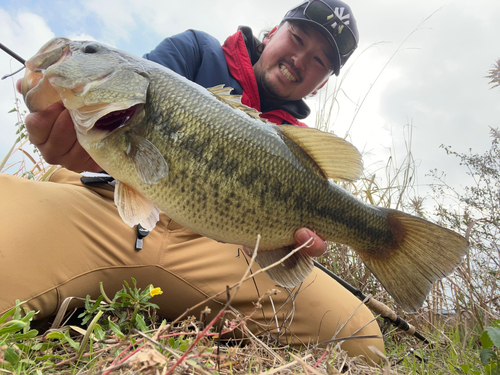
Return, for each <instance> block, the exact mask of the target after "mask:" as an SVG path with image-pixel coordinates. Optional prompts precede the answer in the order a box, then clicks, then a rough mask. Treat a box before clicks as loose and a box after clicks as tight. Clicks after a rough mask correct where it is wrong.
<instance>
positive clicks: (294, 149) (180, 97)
mask: <svg viewBox="0 0 500 375" xmlns="http://www.w3.org/2000/svg"><path fill="white" fill-rule="evenodd" d="M26 67H27V71H26V75H25V78H24V81H23V94H24V98H25V102H26V104H27V106H28V108H29V109H30V111H40V110H43V109H45V108H47V106H49V105H50V104H52V103H54V102H59V101H62V102H63V104H64V106H65V107H66V108H67V109H68V110H69V112H70V114H71V117H72V119H73V122H74V124H75V129H76V132H77V136H78V140H79V142H80V143H81V145H82V146H83V147H84V148H85V149H86V150H87V151H88V153H89V154H90V155H91V156H92V158H93V159H94V160H95V161H96V162H97V163H98V164H99V165H100V166H101V167H102V168H103V169H104V170H105V171H106V172H107V173H109V174H110V175H112V176H113V177H114V178H115V179H116V181H117V183H116V188H115V203H116V206H117V208H118V212H119V213H120V215H121V217H122V218H123V220H124V221H125V222H126V223H127V224H129V225H130V226H134V225H137V224H138V223H140V224H141V225H142V226H143V227H145V228H147V229H150V230H151V229H153V227H154V226H155V223H156V221H157V220H158V217H159V212H160V211H163V212H164V213H165V214H166V215H167V216H169V217H170V218H172V219H173V220H175V221H177V222H178V223H180V224H181V225H183V226H185V227H187V228H189V229H191V230H193V231H195V232H197V233H199V234H201V235H204V236H207V237H210V238H212V239H214V240H217V241H221V242H225V243H233V244H237V245H244V246H247V247H250V248H253V247H254V246H255V244H256V240H257V235H258V234H260V235H261V240H260V244H259V252H258V255H257V262H258V263H259V264H260V265H261V266H262V267H265V266H268V265H270V264H272V263H274V262H276V261H278V260H280V259H281V258H282V257H283V256H284V255H286V254H289V253H290V251H291V249H292V248H293V244H294V242H295V240H294V232H295V231H296V230H297V229H298V228H301V227H308V228H311V229H313V230H314V231H315V232H316V233H317V234H318V235H319V236H321V237H322V238H323V239H325V240H328V241H332V242H337V243H342V244H346V245H349V246H350V247H351V248H353V249H354V250H355V251H356V252H357V253H358V254H359V256H360V257H361V259H362V260H363V261H364V263H365V264H366V266H367V267H368V268H369V269H370V270H371V271H372V272H373V274H374V275H375V276H376V277H377V279H378V280H380V282H381V283H382V284H383V285H384V287H385V288H386V289H387V291H388V292H389V293H390V294H391V295H392V296H393V297H394V299H395V300H396V302H397V303H398V304H399V305H401V307H402V308H404V309H405V310H408V311H414V310H416V309H418V308H419V307H420V306H421V305H422V304H423V302H424V300H425V297H426V295H427V294H428V292H429V291H430V288H431V285H432V283H433V282H434V281H435V280H437V279H439V278H442V277H444V276H446V275H448V274H450V273H451V272H452V271H453V270H454V268H455V267H456V266H457V265H458V264H459V262H460V261H461V259H462V256H463V255H464V254H465V252H466V251H467V248H468V243H467V241H466V240H465V238H463V237H462V236H461V235H459V234H457V233H454V232H452V231H450V230H448V229H445V228H442V227H440V226H438V225H435V224H433V223H430V222H428V221H426V220H423V219H421V218H418V217H415V216H411V215H408V214H405V213H403V212H400V211H396V210H392V209H387V208H381V207H376V206H372V205H369V204H366V203H364V202H362V201H361V200H359V199H357V198H356V197H354V196H353V195H351V194H349V193H348V192H346V191H345V190H343V189H342V188H340V187H339V186H337V185H336V184H335V183H333V182H332V181H331V179H335V180H355V179H356V178H358V177H359V175H360V173H361V171H362V163H361V157H360V154H359V152H358V151H357V150H356V148H355V147H354V146H352V145H351V144H350V143H348V142H346V141H345V140H343V139H341V138H339V137H336V136H334V135H333V134H329V133H324V132H321V131H319V130H317V129H313V128H301V127H297V126H291V125H289V126H277V125H273V124H270V123H266V122H264V121H262V120H260V119H259V118H258V113H257V112H256V111H254V110H252V109H250V108H247V107H245V106H243V105H241V103H239V99H238V98H237V97H234V96H231V95H230V94H229V92H230V89H226V88H223V87H216V88H213V89H209V90H206V89H204V88H202V87H200V86H198V85H196V84H194V83H192V82H190V81H188V80H187V79H185V78H184V77H181V76H179V75H178V74H176V73H174V72H172V71H171V70H169V69H166V68H164V67H162V66H160V65H158V64H156V63H153V62H150V61H147V60H145V59H142V58H139V57H136V56H132V55H130V54H127V53H125V52H122V51H119V50H116V49H113V48H110V47H107V46H105V45H102V44H100V43H96V42H93V41H90V42H83V41H70V40H68V39H64V38H56V39H53V40H52V41H50V42H48V43H47V44H46V45H45V46H43V47H42V48H41V50H40V51H39V52H38V53H37V54H36V55H35V56H34V57H32V58H31V59H30V60H28V61H27V62H26ZM282 265H283V266H277V267H273V268H271V269H270V270H269V271H268V274H269V276H270V277H271V278H273V279H274V280H275V281H277V282H278V283H279V284H281V285H283V286H286V287H293V286H297V285H299V284H300V283H301V282H302V281H303V280H304V279H305V277H307V276H308V275H309V273H310V272H311V271H312V269H313V264H312V261H311V259H310V258H309V257H308V256H307V255H305V254H304V252H302V251H299V252H296V253H294V255H293V256H292V257H290V258H289V259H287V260H286V261H285V262H283V264H282Z"/></svg>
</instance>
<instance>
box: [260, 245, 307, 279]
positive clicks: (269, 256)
mask: <svg viewBox="0 0 500 375" xmlns="http://www.w3.org/2000/svg"><path fill="white" fill-rule="evenodd" d="M292 250H293V246H287V247H283V248H281V249H275V250H260V251H259V252H258V253H257V256H256V258H255V261H256V262H257V263H258V264H259V265H260V267H261V268H266V267H268V266H270V265H271V264H274V263H276V262H279V261H281V260H282V259H283V258H284V257H285V256H287V255H288V254H289V253H290V252H291V251H292ZM313 268H314V265H313V262H312V259H311V257H310V256H309V255H307V254H306V253H305V252H303V251H302V250H299V251H297V252H296V253H294V254H292V256H290V257H289V258H287V259H285V260H284V261H282V262H281V263H279V264H277V265H276V266H274V267H271V268H269V269H268V270H267V271H266V273H267V275H268V276H269V277H270V278H271V279H273V280H274V281H276V282H277V283H278V284H280V285H281V286H284V287H286V288H294V287H296V286H298V285H300V284H301V283H302V282H303V281H304V280H305V278H306V277H307V276H309V275H310V274H311V272H312V270H313Z"/></svg>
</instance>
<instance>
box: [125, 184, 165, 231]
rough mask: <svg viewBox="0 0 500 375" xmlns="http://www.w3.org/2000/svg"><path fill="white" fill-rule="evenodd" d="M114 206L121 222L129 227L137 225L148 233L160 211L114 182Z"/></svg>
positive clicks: (133, 192) (140, 196) (134, 191)
mask: <svg viewBox="0 0 500 375" xmlns="http://www.w3.org/2000/svg"><path fill="white" fill-rule="evenodd" d="M115 204H116V207H117V208H118V213H119V214H120V217H121V218H122V220H123V221H124V222H125V223H126V224H127V225H128V226H130V227H134V226H135V225H137V224H141V226H142V227H143V228H145V229H147V230H149V231H151V230H153V228H154V227H155V226H156V222H157V221H158V220H159V219H160V210H159V209H158V207H156V206H155V205H154V204H152V203H151V202H150V201H149V200H148V199H146V198H145V197H144V196H143V195H142V194H140V193H139V192H137V191H136V190H134V189H132V188H131V187H130V186H128V185H126V184H124V183H122V182H120V181H116V186H115Z"/></svg>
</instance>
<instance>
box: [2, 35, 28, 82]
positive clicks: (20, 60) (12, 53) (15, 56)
mask: <svg viewBox="0 0 500 375" xmlns="http://www.w3.org/2000/svg"><path fill="white" fill-rule="evenodd" d="M0 49H2V50H3V51H5V52H6V53H8V54H9V55H10V56H12V57H13V58H15V59H16V60H17V61H19V62H20V63H21V64H23V67H22V68H21V69H19V70H16V71H15V72H14V73H10V74H7V75H4V76H3V77H2V78H1V79H2V80H3V79H5V78H9V77H12V76H13V75H15V74H17V73H19V72H20V71H21V70H23V69H24V68H25V66H24V65H25V64H26V60H25V59H23V58H22V57H21V56H19V55H18V54H17V53H15V52H14V51H12V50H11V49H10V48H8V47H6V46H5V45H4V44H2V43H0Z"/></svg>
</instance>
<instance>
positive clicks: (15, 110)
mask: <svg viewBox="0 0 500 375" xmlns="http://www.w3.org/2000/svg"><path fill="white" fill-rule="evenodd" d="M12 112H17V109H16V108H15V107H14V108H12V109H11V110H10V111H9V112H7V113H12Z"/></svg>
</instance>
